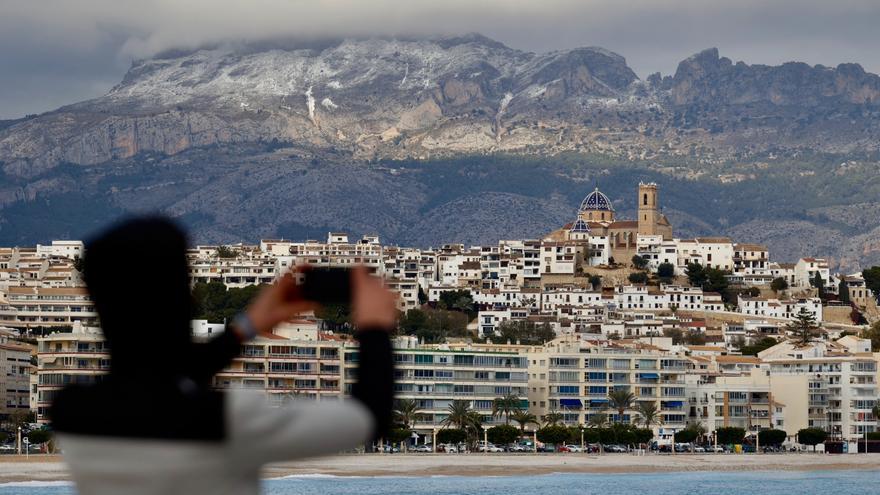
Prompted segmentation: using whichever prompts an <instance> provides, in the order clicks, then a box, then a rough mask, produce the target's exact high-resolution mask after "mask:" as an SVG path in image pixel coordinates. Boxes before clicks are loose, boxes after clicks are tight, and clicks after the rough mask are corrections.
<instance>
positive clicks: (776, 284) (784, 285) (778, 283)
mask: <svg viewBox="0 0 880 495" xmlns="http://www.w3.org/2000/svg"><path fill="white" fill-rule="evenodd" d="M770 288H771V289H773V292H780V291H783V290H786V289H788V282H787V281H786V280H785V279H784V278H782V277H776V278H774V279H773V281H772V282H770Z"/></svg>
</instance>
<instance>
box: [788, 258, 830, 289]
mask: <svg viewBox="0 0 880 495" xmlns="http://www.w3.org/2000/svg"><path fill="white" fill-rule="evenodd" d="M816 274H819V276H820V277H822V280H823V281H824V282H825V284H826V286H827V285H828V284H829V283H830V281H831V272H830V270H829V269H828V261H826V260H824V259H822V258H801V259H799V260H798V261H797V263H795V265H794V284H793V285H792V287H797V288H799V289H806V288H809V287H811V286H812V285H811V282H812V281H813V279H814V278H815V277H816Z"/></svg>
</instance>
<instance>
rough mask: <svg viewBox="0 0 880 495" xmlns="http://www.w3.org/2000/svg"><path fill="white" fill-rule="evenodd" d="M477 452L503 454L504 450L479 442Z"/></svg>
mask: <svg viewBox="0 0 880 495" xmlns="http://www.w3.org/2000/svg"><path fill="white" fill-rule="evenodd" d="M477 451H478V452H504V449H502V448H501V447H498V446H497V445H495V444H492V443H488V444H485V443H483V442H482V441H480V443H479V444H478V445H477Z"/></svg>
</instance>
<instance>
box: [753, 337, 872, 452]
mask: <svg viewBox="0 0 880 495" xmlns="http://www.w3.org/2000/svg"><path fill="white" fill-rule="evenodd" d="M758 357H759V358H761V360H762V361H763V362H764V363H765V366H766V367H767V368H768V369H769V372H770V376H769V378H770V384H771V392H772V394H773V397H774V398H775V399H778V400H779V401H780V402H782V403H783V404H785V406H786V407H785V409H786V419H785V430H786V431H787V432H789V434H791V433H792V432H796V431H797V430H799V429H801V428H806V427H816V428H822V429H824V430H825V431H827V432H828V433H829V435H830V436H831V437H833V438H836V439H842V440H848V441H855V440H859V439H861V438H863V436H864V434H865V432H871V431H876V428H877V418H875V417H874V415H873V414H872V412H871V410H872V408H873V407H874V405H875V404H877V400H878V386H877V360H876V359H875V356H874V355H873V354H872V353H871V345H870V341H869V340H866V339H859V338H856V337H852V336H849V337H844V338H842V339H838V340H837V341H822V342H810V343H809V344H806V345H799V344H797V343H796V342H793V341H786V342H781V343H779V344H777V345H775V346H773V347H771V348H769V349H766V350H764V351H762V352H760V353H758Z"/></svg>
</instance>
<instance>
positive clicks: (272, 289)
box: [247, 272, 317, 334]
mask: <svg viewBox="0 0 880 495" xmlns="http://www.w3.org/2000/svg"><path fill="white" fill-rule="evenodd" d="M316 307H317V304H315V303H314V302H313V301H306V300H303V299H302V297H301V295H300V289H299V285H297V283H296V279H295V278H294V274H293V273H292V272H288V273H286V274H285V275H284V276H283V277H281V278H280V279H279V280H278V281H277V282H275V283H274V284H272V285H270V286H269V287H266V288H264V289H263V290H261V291H260V293H259V294H257V297H256V298H254V301H253V302H252V303H251V304H250V306H248V308H247V315H248V318H250V320H251V323H252V324H253V325H254V328H255V329H256V330H257V332H258V333H261V334H270V333H272V329H273V328H275V326H276V325H278V324H279V323H281V322H284V321H287V320H290V319H291V318H293V317H294V316H296V315H298V314H300V313H303V312H305V311H308V310H312V309H315V308H316Z"/></svg>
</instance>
